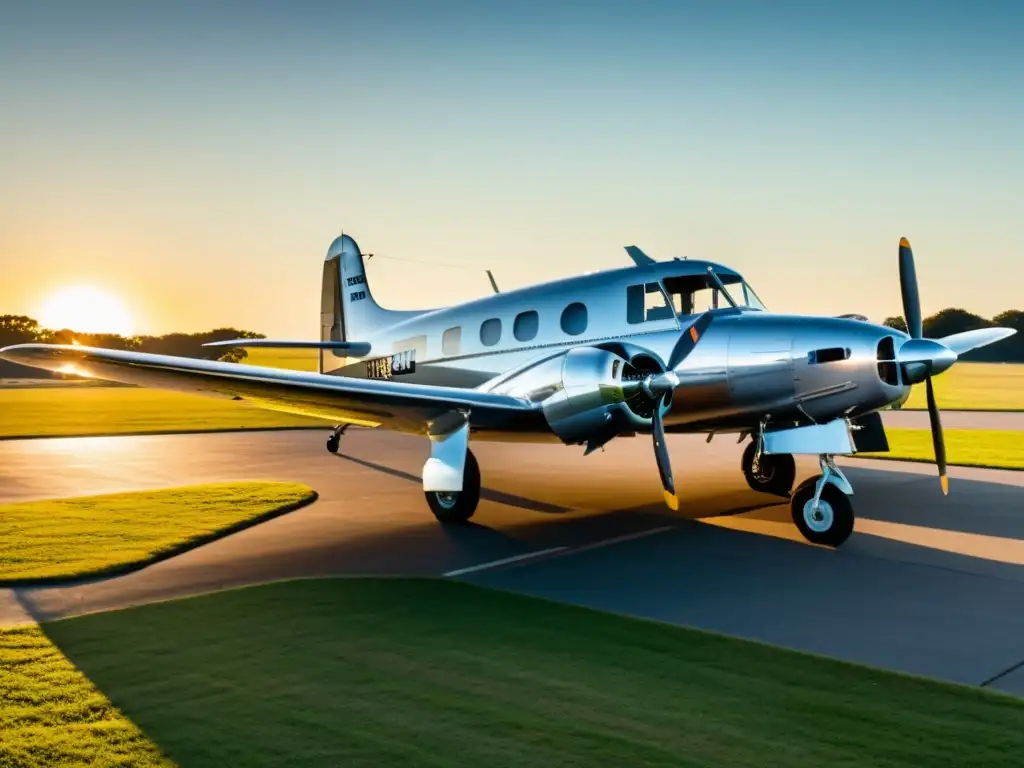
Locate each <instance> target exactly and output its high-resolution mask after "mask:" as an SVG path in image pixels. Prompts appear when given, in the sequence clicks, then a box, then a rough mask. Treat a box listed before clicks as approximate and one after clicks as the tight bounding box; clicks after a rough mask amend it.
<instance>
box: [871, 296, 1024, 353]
mask: <svg viewBox="0 0 1024 768" xmlns="http://www.w3.org/2000/svg"><path fill="white" fill-rule="evenodd" d="M884 325H888V326H889V327H890V328H898V329H899V330H901V331H906V330H907V324H906V323H905V322H904V321H903V318H902V317H887V318H886V319H885V322H884ZM992 326H1000V327H1002V328H1014V329H1016V331H1017V333H1016V334H1014V335H1013V336H1011V337H1010V338H1008V339H1003V340H1002V341H1000V342H999V343H997V344H992V345H990V346H987V347H982V348H981V349H975V350H973V351H971V352H968V353H967V354H965V355H963V356H962V359H963V360H968V361H973V362H976V363H981V362H984V363H1024V312H1022V311H1021V310H1019V309H1009V310H1007V311H1006V312H1001V313H1000V314H998V315H996V316H995V317H993V318H992V319H991V320H986V319H985V318H984V317H981V316H980V315H975V314H973V313H971V312H967V311H965V310H963V309H944V310H942V311H941V312H936V313H935V314H934V315H932V316H931V317H926V318H925V319H924V335H925V336H926V337H927V338H929V339H941V338H942V337H943V336H950V335H952V334H954V333H961V332H963V331H974V330H977V329H978V328H991V327H992Z"/></svg>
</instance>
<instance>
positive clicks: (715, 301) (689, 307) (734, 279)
mask: <svg viewBox="0 0 1024 768" xmlns="http://www.w3.org/2000/svg"><path fill="white" fill-rule="evenodd" d="M716 278H717V279H716ZM662 282H663V284H664V286H665V291H666V292H667V293H668V295H669V298H670V300H671V301H672V307H673V309H675V311H676V314H677V315H693V314H699V313H701V312H705V311H707V310H709V309H721V308H725V307H731V306H732V305H733V303H735V304H736V306H738V307H740V308H745V309H756V310H761V311H764V310H765V309H766V307H765V305H764V304H763V303H762V302H761V299H759V298H758V296H757V294H756V293H754V289H753V288H751V287H750V286H749V285H748V284H747V282H746V281H745V280H744V279H743V278H742V277H740V276H739V275H735V274H726V275H718V274H714V275H713V274H712V273H708V274H706V275H684V276H681V277H666V278H665V279H664V280H663V281H662ZM723 288H724V289H725V293H724V294H723V292H722V289H723ZM730 298H731V299H732V301H730V300H729V299H730Z"/></svg>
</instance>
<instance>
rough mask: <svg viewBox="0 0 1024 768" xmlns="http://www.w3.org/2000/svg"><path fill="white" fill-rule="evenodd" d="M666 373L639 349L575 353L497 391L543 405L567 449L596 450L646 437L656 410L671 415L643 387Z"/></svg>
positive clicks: (523, 373) (535, 366) (539, 365)
mask: <svg viewBox="0 0 1024 768" xmlns="http://www.w3.org/2000/svg"><path fill="white" fill-rule="evenodd" d="M619 353H622V354H619ZM623 355H626V356H627V357H624V356H623ZM663 370H664V365H663V364H662V363H661V361H660V360H659V359H658V358H657V357H656V356H654V355H652V354H651V353H650V352H648V351H647V350H644V349H641V348H639V347H632V346H631V345H629V346H627V345H622V344H616V345H615V349H614V350H612V349H607V348H601V347H575V348H573V349H570V350H568V351H566V352H559V353H557V354H556V355H553V356H551V357H549V358H547V359H545V360H541V361H533V362H531V363H529V364H528V365H526V366H524V367H523V368H522V369H520V370H519V371H516V372H512V373H510V374H508V375H506V376H504V377H502V380H501V381H500V382H497V383H496V384H495V386H494V387H493V388H492V391H495V392H502V393H504V394H509V395H514V396H517V397H524V398H527V399H529V400H532V401H533V402H539V403H540V404H541V408H542V411H543V413H544V418H545V419H546V420H547V422H548V425H549V426H550V427H551V431H552V432H554V433H555V435H557V436H558V438H559V439H560V440H561V441H562V442H563V443H566V444H568V445H576V444H584V443H585V444H587V446H588V449H589V450H593V449H594V448H596V447H598V446H601V445H604V444H605V443H607V442H608V441H609V440H611V439H612V438H613V437H616V436H617V435H620V434H623V433H630V434H632V433H635V432H637V431H646V430H647V429H649V428H650V425H651V419H652V417H653V415H654V408H655V407H661V408H662V409H663V410H667V408H668V399H667V398H652V397H651V396H649V395H648V394H647V393H646V392H645V391H644V390H643V388H642V386H641V384H642V382H643V380H644V379H645V378H646V377H648V376H649V375H651V374H657V373H660V372H661V371H663Z"/></svg>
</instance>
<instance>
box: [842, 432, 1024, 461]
mask: <svg viewBox="0 0 1024 768" xmlns="http://www.w3.org/2000/svg"><path fill="white" fill-rule="evenodd" d="M885 434H886V437H888V439H889V449H890V451H889V453H879V454H870V453H865V454H862V455H863V456H868V457H872V456H877V457H880V458H889V459H911V460H914V461H935V449H934V448H933V446H932V434H931V432H930V431H929V430H927V429H887V430H885ZM943 438H944V440H945V443H946V461H947V462H948V463H950V464H960V465H964V466H978V467H1003V468H1007V469H1024V432H1019V431H1016V430H997V429H952V430H950V429H947V430H944V431H943Z"/></svg>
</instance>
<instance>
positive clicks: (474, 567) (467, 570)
mask: <svg viewBox="0 0 1024 768" xmlns="http://www.w3.org/2000/svg"><path fill="white" fill-rule="evenodd" d="M565 549H567V547H552V548H551V549H542V550H540V551H539V552H527V553H526V554H523V555H516V556H515V557H503V558H502V559H501V560H491V561H490V562H489V563H480V565H471V566H469V567H467V568H458V569H456V570H454V571H448V572H447V573H443V574H441V575H442V576H444V577H446V578H447V577H451V576H461V575H462V574H464V573H473V572H475V571H485V570H487V569H488V568H497V567H498V566H499V565H508V564H509V563H518V562H520V561H522V560H529V559H531V558H534V557H541V556H542V555H551V554H554V553H555V552H561V551H563V550H565Z"/></svg>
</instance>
